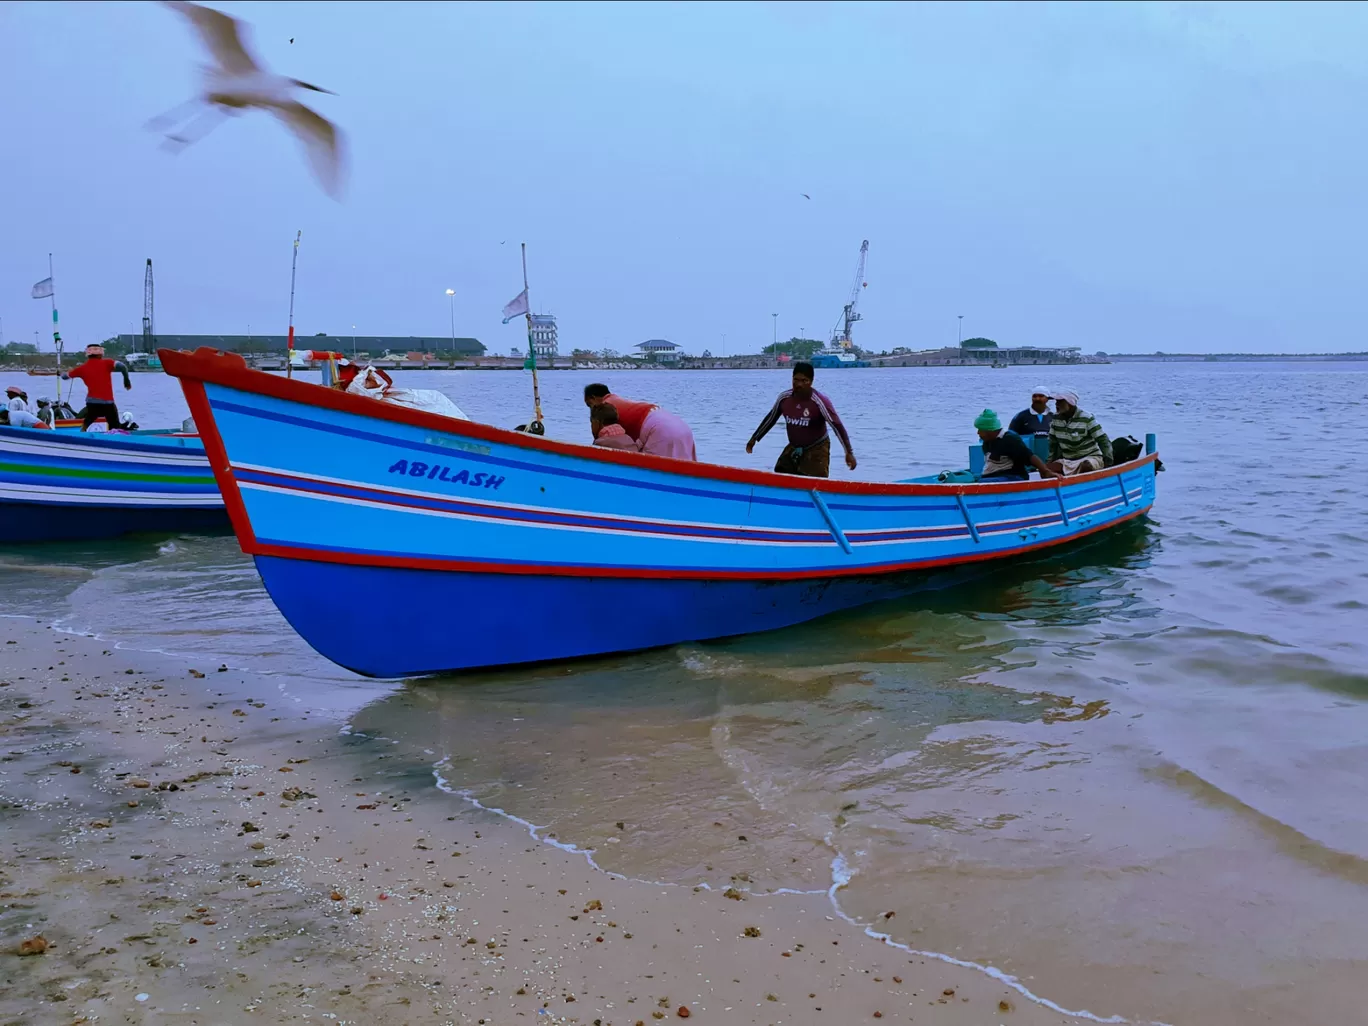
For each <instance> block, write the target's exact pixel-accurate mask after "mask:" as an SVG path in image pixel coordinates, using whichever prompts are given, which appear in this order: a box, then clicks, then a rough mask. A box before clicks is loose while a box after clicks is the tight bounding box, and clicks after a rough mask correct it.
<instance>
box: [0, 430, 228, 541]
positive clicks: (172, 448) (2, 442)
mask: <svg viewBox="0 0 1368 1026" xmlns="http://www.w3.org/2000/svg"><path fill="white" fill-rule="evenodd" d="M228 526H229V525H228V517H227V514H226V513H225V512H224V508H223V496H222V495H221V494H220V493H219V490H218V485H217V484H216V483H215V481H214V475H213V472H212V471H211V470H210V469H209V460H208V458H207V457H206V456H205V455H204V445H203V444H202V443H201V442H200V440H199V438H198V437H197V436H195V435H184V434H177V433H172V432H156V431H138V432H134V433H132V434H83V433H82V432H80V431H79V430H73V429H58V430H55V431H45V430H40V429H34V428H19V427H9V426H7V425H6V426H0V544H8V543H13V542H36V541H61V540H84V539H95V538H114V537H117V536H119V535H121V534H127V533H130V532H135V531H166V532H184V531H224V530H227V529H228Z"/></svg>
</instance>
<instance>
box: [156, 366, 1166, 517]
mask: <svg viewBox="0 0 1368 1026" xmlns="http://www.w3.org/2000/svg"><path fill="white" fill-rule="evenodd" d="M157 355H158V357H159V358H160V359H161V362H162V368H163V369H164V370H165V371H166V373H168V374H170V375H171V376H172V377H175V378H180V379H181V380H182V381H184V382H186V396H187V398H189V391H190V383H192V382H204V381H207V382H210V383H212V384H215V385H222V386H223V387H225V388H233V389H237V390H239V391H242V392H247V393H249V394H256V395H265V396H270V397H271V398H274V399H281V400H284V401H286V402H295V403H300V404H301V405H304V406H317V407H323V408H324V409H329V410H335V411H337V412H339V413H351V414H355V415H357V416H361V417H369V418H372V419H375V420H388V421H391V422H393V423H396V424H408V425H411V426H413V427H420V428H425V429H427V430H429V431H441V432H444V433H445V434H449V435H465V436H467V437H469V438H477V439H480V440H482V441H487V442H497V443H499V444H501V445H508V446H512V447H514V448H521V449H534V450H536V449H540V450H542V451H543V452H554V453H557V454H559V455H562V456H573V457H575V458H576V459H582V460H590V461H597V462H600V463H609V464H619V465H620V464H622V463H624V462H627V463H630V465H631V466H634V467H640V468H643V469H647V470H660V471H664V472H665V473H668V474H677V475H679V476H680V477H700V478H705V479H711V480H714V481H731V482H733V483H736V484H745V485H760V486H763V487H766V488H785V489H789V490H791V491H796V492H808V491H811V490H813V489H815V490H817V491H820V492H823V493H827V494H831V493H836V494H847V495H886V496H902V495H956V494H960V495H974V494H977V493H980V492H991V493H992V494H994V495H1002V494H1005V493H1009V492H1029V491H1034V490H1037V489H1044V488H1050V489H1053V488H1054V487H1056V485H1055V482H1054V481H1053V480H1049V481H1023V482H1021V483H1010V484H1007V483H1003V484H986V485H985V484H957V485H950V484H890V483H879V482H868V481H830V480H821V479H816V478H810V477H795V476H793V475H790V474H775V473H773V472H772V471H768V470H742V469H739V468H737V467H724V466H722V465H720V464H716V463H696V462H693V461H691V460H672V459H667V458H665V457H663V456H648V455H646V454H645V453H622V452H615V451H613V450H611V449H605V448H603V447H600V446H591V445H575V444H573V443H570V442H557V441H554V440H553V439H550V438H541V437H539V436H537V435H528V434H524V433H523V432H520V431H506V430H504V429H503V428H496V427H492V426H490V425H488V424H477V423H475V422H474V421H470V420H454V419H452V418H450V417H442V416H438V415H437V414H433V413H424V412H422V411H420V410H411V409H408V408H406V407H402V406H396V405H394V404H393V403H384V402H376V401H375V400H374V399H371V398H369V397H367V396H359V395H350V394H348V393H346V392H339V391H338V390H337V389H334V388H328V387H327V386H325V385H316V384H312V383H310V382H307V381H301V380H300V379H298V378H282V377H277V376H276V375H274V374H267V373H266V372H265V371H258V370H251V369H250V368H249V367H248V366H247V363H246V361H244V360H243V359H242V357H241V356H239V355H237V354H236V353H224V352H220V351H219V350H216V349H208V348H203V347H202V348H200V349H197V350H196V351H195V352H193V353H188V352H184V351H177V350H173V349H160V350H158V351H157ZM200 397H201V400H202V401H203V398H204V392H203V388H201V389H200ZM191 412H192V413H194V414H195V423H196V424H197V425H199V427H200V431H201V433H202V434H204V435H205V438H206V441H205V449H206V450H208V448H209V445H208V435H209V434H213V435H214V437H215V439H216V440H217V438H218V432H217V430H216V429H215V428H214V427H213V426H212V424H213V418H212V416H211V415H210V414H209V411H208V406H207V403H206V405H205V406H204V407H203V416H201V413H200V409H198V408H196V407H195V406H194V404H193V403H192V405H191ZM218 444H219V449H220V451H222V442H221V440H219V442H218ZM1156 459H1158V454H1157V453H1151V454H1150V455H1148V456H1144V457H1142V458H1140V459H1137V460H1133V461H1132V462H1130V463H1122V464H1119V465H1117V466H1115V467H1108V468H1106V469H1105V470H1098V471H1094V472H1093V473H1091V474H1080V475H1078V476H1077V477H1070V478H1069V479H1068V484H1074V483H1082V482H1087V481H1095V480H1099V479H1101V478H1106V477H1112V476H1115V475H1117V474H1122V473H1129V472H1130V471H1132V470H1136V469H1138V468H1140V467H1143V466H1145V465H1146V464H1147V463H1152V462H1154V461H1155V460H1156ZM213 462H214V461H212V460H211V463H213ZM214 473H215V474H216V475H218V466H217V465H216V464H215V467H214ZM228 480H231V475H230V476H229V478H228ZM219 487H220V488H222V489H223V490H224V498H225V500H226V499H227V498H228V488H227V485H226V484H225V479H224V478H223V477H220V478H219ZM238 501H239V504H240V502H241V500H240V499H239V500H238ZM232 509H233V508H232V505H231V504H230V505H229V513H230V515H232ZM233 523H234V527H235V528H236V527H237V519H236V517H234V521H233ZM238 536H239V537H242V532H241V530H239V532H238Z"/></svg>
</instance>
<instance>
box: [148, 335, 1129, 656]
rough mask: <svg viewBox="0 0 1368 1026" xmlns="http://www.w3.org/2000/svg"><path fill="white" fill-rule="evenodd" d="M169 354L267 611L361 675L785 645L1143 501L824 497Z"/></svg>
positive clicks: (953, 487)
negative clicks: (746, 637)
mask: <svg viewBox="0 0 1368 1026" xmlns="http://www.w3.org/2000/svg"><path fill="white" fill-rule="evenodd" d="M161 359H162V364H163V366H164V367H165V368H166V370H167V373H169V374H172V375H174V376H175V377H177V378H179V379H180V380H181V384H182V386H183V388H184V390H185V395H186V398H187V400H188V401H189V403H190V409H191V412H192V413H193V414H194V417H195V421H196V423H197V424H198V425H199V427H200V430H201V433H202V434H203V437H204V441H205V448H206V450H207V452H208V454H209V460H210V464H211V465H212V467H213V470H214V474H215V475H216V477H217V478H218V482H219V487H220V488H221V489H222V491H223V495H224V500H225V502H226V504H227V507H228V513H229V515H230V517H231V518H232V521H233V527H234V529H235V530H236V532H237V537H238V540H239V542H240V543H241V545H242V548H243V551H245V552H247V553H249V554H251V555H252V556H253V557H254V558H255V560H256V565H257V569H258V570H259V572H260V573H261V577H262V580H263V582H264V583H265V585H266V588H267V590H268V591H269V592H270V595H271V598H272V599H273V600H274V601H275V603H276V605H277V606H278V607H279V608H280V611H281V612H282V613H283V614H284V615H285V617H286V619H287V620H289V622H290V623H291V625H293V627H294V628H295V630H296V631H298V632H299V634H300V635H302V636H303V637H304V639H305V640H306V641H308V642H309V644H311V645H312V646H313V647H314V648H315V649H317V650H318V651H319V652H320V653H322V654H323V655H325V656H327V657H328V658H329V659H331V660H333V661H334V662H337V663H339V664H341V665H342V666H345V667H348V668H350V669H352V670H355V671H357V672H359V673H363V674H367V675H370V676H377V677H399V676H408V675H414V674H424V673H433V672H440V671H447V670H461V669H468V668H474V667H487V666H497V665H507V664H515V663H528V662H534V661H538V660H547V659H562V658H567V657H573V656H585V655H592V654H596V653H607V652H619V651H627V650H632V649H641V648H649V647H652V646H657V645H669V644H674V643H677V642H684V641H695V640H702V639H707V638H718V637H723V636H727V635H735V634H744V633H748V632H751V631H762V630H769V629H771V628H776V627H784V626H787V625H790V624H795V623H801V622H803V621H805V620H810V619H813V618H815V617H818V616H822V615H823V614H826V613H830V612H833V611H835V610H839V609H845V608H849V607H852V606H857V605H861V604H863V603H867V602H870V601H873V600H876V599H880V598H886V597H891V596H894V595H897V594H900V593H905V592H908V591H911V590H915V589H916V588H917V587H918V586H919V585H920V584H922V583H924V582H925V580H926V578H927V576H928V574H927V572H928V571H931V570H933V569H937V568H942V567H947V566H952V565H956V564H967V563H978V562H983V561H987V560H997V559H1004V558H1008V557H1013V556H1017V555H1020V554H1022V553H1029V552H1036V551H1039V550H1042V549H1046V548H1048V547H1050V546H1057V545H1062V544H1065V543H1068V542H1073V541H1077V540H1078V539H1080V538H1083V537H1085V536H1088V535H1091V534H1094V533H1096V532H1098V531H1103V530H1106V529H1108V528H1112V527H1115V526H1117V525H1119V524H1122V523H1124V522H1126V521H1129V520H1132V519H1134V518H1136V517H1139V516H1142V515H1143V514H1144V513H1145V512H1146V511H1147V510H1148V509H1149V508H1150V506H1151V505H1152V504H1153V502H1154V488H1155V478H1154V472H1155V459H1156V456H1155V454H1153V453H1150V454H1149V455H1147V456H1144V457H1142V458H1140V459H1138V460H1136V461H1133V462H1131V463H1127V464H1124V465H1121V466H1117V467H1112V468H1109V469H1107V470H1104V471H1101V472H1098V473H1095V474H1087V475H1083V476H1080V477H1076V478H1071V479H1069V480H1068V481H1067V483H1065V484H1063V485H1060V484H1058V483H1056V482H1054V481H1030V482H1021V483H1010V484H939V483H935V482H934V481H931V480H928V481H925V482H900V483H893V484H870V483H862V482H847V481H817V480H813V479H811V478H799V477H788V476H783V475H778V474H772V473H766V472H756V471H748V470H739V469H736V468H732V467H723V466H715V465H711V464H707V463H691V462H683V461H679V460H670V459H662V458H657V457H651V456H644V455H639V454H635V453H622V452H616V451H610V450H606V449H599V448H593V447H591V446H587V445H570V444H566V443H562V442H556V441H552V440H550V439H545V438H540V437H537V436H532V435H526V434H521V433H516V432H512V431H505V430H502V429H499V428H495V427H490V426H488V425H483V424H476V423H472V422H469V421H457V420H451V419H448V418H445V417H439V416H433V415H431V414H426V413H422V412H418V411H413V410H407V409H403V408H400V407H397V406H393V405H390V404H388V403H382V402H377V401H375V400H373V399H369V398H364V397H359V396H352V395H347V394H345V393H342V392H338V391H335V390H331V389H327V388H323V387H320V386H318V385H314V384H308V383H305V382H301V381H298V380H294V381H290V380H286V379H283V378H280V377H277V376H272V375H269V374H265V373H262V372H260V371H254V370H249V369H248V368H247V367H246V365H245V364H244V363H243V361H242V359H241V358H240V357H238V356H236V355H233V354H223V353H218V352H215V351H213V350H207V349H201V350H199V351H198V352H196V353H193V354H191V353H176V352H171V351H166V350H164V351H163V352H162V353H161Z"/></svg>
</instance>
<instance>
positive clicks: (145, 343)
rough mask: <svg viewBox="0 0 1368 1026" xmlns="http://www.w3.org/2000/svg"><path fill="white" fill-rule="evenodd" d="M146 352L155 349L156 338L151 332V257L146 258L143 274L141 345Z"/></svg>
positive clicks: (151, 351) (153, 351) (152, 351)
mask: <svg viewBox="0 0 1368 1026" xmlns="http://www.w3.org/2000/svg"><path fill="white" fill-rule="evenodd" d="M141 348H142V349H143V350H144V351H145V352H147V353H155V352H156V351H157V340H156V339H155V338H154V337H153V334H152V258H151V257H148V258H147V273H146V274H145V275H143V337H142V347H141Z"/></svg>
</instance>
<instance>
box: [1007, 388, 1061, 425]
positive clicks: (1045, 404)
mask: <svg viewBox="0 0 1368 1026" xmlns="http://www.w3.org/2000/svg"><path fill="white" fill-rule="evenodd" d="M1052 420H1054V414H1053V413H1051V412H1050V389H1049V388H1047V387H1046V386H1045V385H1036V387H1035V389H1034V390H1033V391H1032V392H1031V405H1030V406H1028V407H1026V409H1024V410H1022V411H1021V412H1020V413H1018V414H1017V415H1016V416H1015V417H1013V418H1012V422H1011V423H1010V424H1008V425H1007V430H1008V431H1010V432H1012V434H1014V435H1020V436H1021V437H1022V438H1030V437H1031V436H1032V435H1048V434H1049V433H1050V422H1051V421H1052Z"/></svg>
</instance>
